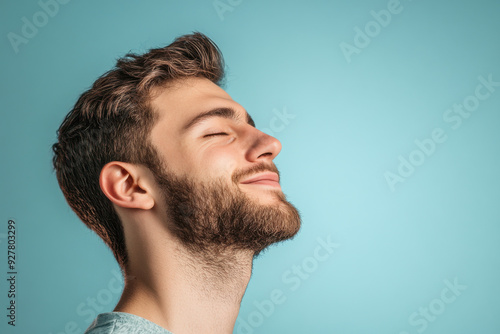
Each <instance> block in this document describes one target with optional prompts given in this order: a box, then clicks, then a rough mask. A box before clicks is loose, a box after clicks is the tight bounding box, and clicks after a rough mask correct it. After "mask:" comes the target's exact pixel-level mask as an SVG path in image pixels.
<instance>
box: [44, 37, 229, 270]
mask: <svg viewBox="0 0 500 334" xmlns="http://www.w3.org/2000/svg"><path fill="white" fill-rule="evenodd" d="M184 77H205V78H207V79H209V80H211V81H212V82H214V83H215V84H217V85H219V86H221V84H222V81H223V79H224V59H223V57H222V54H221V52H220V50H219V48H218V47H217V45H216V44H215V43H214V42H213V41H212V40H210V39H209V38H208V37H207V36H205V35H203V34H201V33H198V32H195V33H193V34H190V35H184V36H181V37H179V38H177V39H175V41H174V42H173V43H172V44H170V45H168V46H166V47H163V48H158V49H151V50H149V51H148V52H147V53H145V54H143V55H138V54H134V53H129V54H126V55H125V57H123V58H120V59H118V60H117V62H116V66H115V67H114V68H113V69H112V70H110V71H108V72H106V73H105V74H104V75H102V76H101V77H99V78H98V79H97V80H96V81H95V82H94V84H93V85H92V87H91V88H90V89H89V90H87V91H86V92H84V93H83V94H82V95H81V96H80V98H79V99H78V101H77V102H76V104H75V106H74V107H73V109H72V110H71V111H70V112H69V113H68V114H67V115H66V117H65V118H64V120H63V122H62V124H61V126H60V127H59V129H58V130H57V142H56V143H55V144H53V145H52V150H53V153H54V156H53V158H52V163H53V167H54V170H55V171H56V176H57V181H58V183H59V186H60V188H61V190H62V192H63V194H64V197H65V198H66V201H67V202H68V204H69V206H70V207H71V209H72V210H73V211H74V212H75V213H76V214H77V216H78V217H79V218H80V219H81V220H82V221H83V222H84V223H85V225H86V226H87V227H88V228H90V229H91V230H93V231H94V232H95V233H97V235H98V236H99V237H101V238H102V239H103V240H104V242H105V243H106V244H107V245H108V246H109V248H110V249H111V251H112V252H113V255H114V257H115V258H116V260H117V261H118V264H119V265H120V267H121V268H122V270H123V271H125V269H126V268H127V264H128V256H127V250H126V246H125V236H124V232H123V226H122V224H121V222H120V219H119V217H118V214H117V213H116V211H115V210H114V207H113V205H112V203H111V201H110V200H109V199H108V198H107V197H106V196H105V195H104V193H103V192H102V190H101V188H100V186H99V175H100V173H101V170H102V168H103V166H104V165H105V164H107V163H108V162H111V161H122V162H128V163H133V164H142V165H145V166H146V167H149V168H150V169H152V170H154V168H155V167H156V168H157V167H158V165H159V164H160V165H161V160H160V158H159V155H158V153H157V151H156V150H155V148H154V146H153V145H152V143H151V140H150V136H149V134H150V132H151V129H152V128H153V126H154V124H155V123H156V121H157V119H158V115H157V113H155V111H154V110H153V108H152V106H151V105H150V101H151V97H152V94H153V93H154V91H155V89H157V88H162V87H165V86H166V84H167V83H169V82H171V81H173V80H175V79H180V78H184Z"/></svg>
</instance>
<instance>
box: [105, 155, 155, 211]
mask: <svg viewBox="0 0 500 334" xmlns="http://www.w3.org/2000/svg"><path fill="white" fill-rule="evenodd" d="M99 185H100V186H101V189H102V192H103V193H104V195H106V197H107V198H109V200H110V201H111V202H113V203H114V204H116V205H118V206H121V207H124V208H134V209H143V210H149V209H151V208H152V207H153V206H154V204H155V200H154V197H153V192H152V188H151V184H149V183H148V180H147V177H146V175H145V174H144V170H143V169H141V168H140V167H139V166H137V165H133V164H129V163H125V162H121V161H112V162H109V163H107V164H106V165H105V166H104V167H103V168H102V170H101V174H100V176H99Z"/></svg>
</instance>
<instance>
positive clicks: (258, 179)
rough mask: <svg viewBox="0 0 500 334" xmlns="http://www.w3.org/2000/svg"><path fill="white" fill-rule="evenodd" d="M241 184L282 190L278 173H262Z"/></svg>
mask: <svg viewBox="0 0 500 334" xmlns="http://www.w3.org/2000/svg"><path fill="white" fill-rule="evenodd" d="M241 184H251V185H260V186H271V187H274V188H281V186H280V183H279V175H278V174H276V173H270V172H267V173H261V174H258V175H256V176H253V177H251V178H248V179H246V180H244V181H242V182H241Z"/></svg>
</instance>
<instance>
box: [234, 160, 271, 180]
mask: <svg viewBox="0 0 500 334" xmlns="http://www.w3.org/2000/svg"><path fill="white" fill-rule="evenodd" d="M261 172H272V173H276V174H278V177H279V176H280V172H279V171H278V168H277V167H276V166H275V165H274V164H273V163H271V164H266V163H261V164H258V165H255V166H252V167H250V168H247V169H244V170H237V171H235V172H234V173H233V176H232V177H231V179H232V181H233V182H234V183H236V184H238V183H239V182H240V180H241V179H243V178H246V177H250V176H252V175H254V174H257V173H261Z"/></svg>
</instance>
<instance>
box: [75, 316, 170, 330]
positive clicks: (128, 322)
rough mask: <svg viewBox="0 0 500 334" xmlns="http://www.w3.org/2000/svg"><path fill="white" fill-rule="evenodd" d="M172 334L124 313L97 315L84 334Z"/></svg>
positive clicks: (147, 321)
mask: <svg viewBox="0 0 500 334" xmlns="http://www.w3.org/2000/svg"><path fill="white" fill-rule="evenodd" d="M150 333H151V334H153V333H154V334H172V333H171V332H169V331H167V330H166V329H165V328H163V327H160V326H158V325H157V324H155V323H154V322H151V321H149V320H147V319H144V318H142V317H139V316H138V315H135V314H130V313H125V312H107V313H101V314H99V315H98V316H97V317H96V318H95V319H94V321H93V322H92V323H91V324H90V326H89V328H87V330H86V331H85V333H84V334H150Z"/></svg>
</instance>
